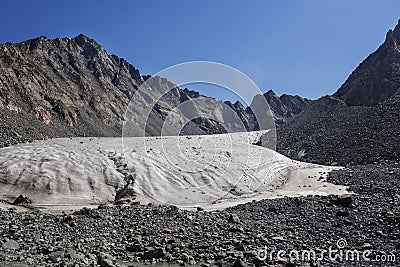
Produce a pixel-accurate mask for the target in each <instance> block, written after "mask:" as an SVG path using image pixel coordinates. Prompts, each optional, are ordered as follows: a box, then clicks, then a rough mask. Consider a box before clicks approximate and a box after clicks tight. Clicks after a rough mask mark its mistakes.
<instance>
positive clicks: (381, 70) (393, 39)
mask: <svg viewBox="0 0 400 267" xmlns="http://www.w3.org/2000/svg"><path fill="white" fill-rule="evenodd" d="M399 89H400V21H399V24H398V25H397V26H396V27H395V28H394V30H393V31H392V30H389V31H388V33H387V34H386V39H385V41H384V43H383V44H382V45H381V46H380V47H379V48H378V49H377V50H376V51H375V52H374V53H372V54H371V55H370V56H368V57H367V58H366V59H365V60H364V61H363V62H362V63H361V64H360V65H359V66H358V67H357V68H356V69H355V70H354V71H353V73H352V74H351V75H350V76H349V78H348V79H347V80H346V82H345V83H344V84H343V85H342V86H341V87H340V88H339V90H338V91H337V92H336V93H335V94H334V96H335V97H337V98H340V99H342V100H344V101H345V102H346V103H347V104H348V105H363V106H371V105H375V104H380V103H383V102H385V100H387V99H388V98H389V97H390V96H392V95H393V94H395V93H396V92H397V91H398V90H399Z"/></svg>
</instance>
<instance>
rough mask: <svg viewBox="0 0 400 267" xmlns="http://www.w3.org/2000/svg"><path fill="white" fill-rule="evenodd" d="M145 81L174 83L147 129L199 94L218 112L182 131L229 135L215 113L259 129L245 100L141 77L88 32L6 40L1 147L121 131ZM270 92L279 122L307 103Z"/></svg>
mask: <svg viewBox="0 0 400 267" xmlns="http://www.w3.org/2000/svg"><path fill="white" fill-rule="evenodd" d="M146 81H147V82H148V83H149V84H151V86H152V87H154V88H159V89H161V90H162V89H163V88H169V89H171V90H170V91H169V92H168V93H167V94H165V95H164V96H163V97H162V98H161V99H160V100H159V101H157V103H156V105H155V106H154V108H153V109H152V111H151V113H150V114H149V119H148V121H147V125H146V134H148V135H159V134H160V132H161V127H162V125H163V123H164V121H165V119H166V117H167V116H168V114H169V113H170V112H171V111H172V110H173V109H174V108H175V107H177V106H178V105H180V104H182V103H183V102H185V101H187V100H193V99H198V100H199V101H191V102H193V103H192V104H191V105H193V106H192V108H193V110H200V109H201V105H203V104H204V103H207V105H209V106H210V107H212V109H211V110H212V114H209V115H210V117H207V116H205V117H199V118H196V119H193V120H192V121H191V122H189V123H188V124H187V125H185V127H183V129H182V133H183V134H204V133H206V134H215V133H224V132H226V129H224V125H222V124H223V123H224V117H221V116H219V115H217V114H228V113H232V112H233V113H236V115H237V117H238V118H239V120H240V121H242V123H243V125H244V128H245V129H247V130H256V129H258V126H257V122H256V120H255V116H254V114H253V113H252V111H251V110H250V108H249V107H244V106H243V105H242V104H241V103H240V102H237V103H235V104H232V103H230V102H225V103H222V102H220V101H218V100H216V99H213V98H209V97H205V96H202V95H201V94H199V93H197V92H194V91H190V90H188V89H180V88H178V87H176V85H174V84H173V83H171V82H170V81H168V80H167V79H165V78H161V77H151V76H142V75H141V74H140V72H139V70H137V69H136V68H135V67H133V66H132V65H130V64H129V63H128V62H126V61H125V60H124V59H123V58H119V57H117V56H115V55H110V54H108V53H107V52H106V51H105V50H104V49H103V48H102V47H101V46H100V45H99V44H98V43H97V42H96V41H94V40H93V39H90V38H88V37H86V36H84V35H82V34H80V35H78V36H76V37H75V38H56V39H46V37H43V36H42V37H39V38H35V39H32V40H27V41H24V42H21V43H17V44H12V43H5V44H1V45H0V89H1V90H0V124H1V125H2V126H3V127H2V129H1V131H0V136H1V137H2V138H1V141H0V146H4V145H10V144H14V143H18V142H26V141H30V140H33V139H45V138H51V137H68V136H120V135H121V129H122V125H123V123H124V115H125V112H126V110H127V107H128V105H129V101H130V100H131V99H132V96H133V95H134V93H135V91H136V90H137V89H138V88H139V87H140V86H141V85H142V84H143V83H144V82H146ZM265 97H266V99H267V101H268V102H270V103H271V105H273V106H274V109H273V112H274V113H276V114H275V115H274V118H275V119H276V122H277V124H282V123H283V122H285V121H286V120H287V119H288V118H290V117H292V116H293V115H294V114H297V113H298V112H299V108H300V109H302V108H304V103H307V101H304V100H303V99H302V98H300V97H297V96H295V97H292V96H286V95H285V96H282V97H281V98H278V99H279V101H278V103H275V102H273V101H274V100H275V99H272V98H269V97H267V94H266V95H265ZM195 102H196V103H197V104H196V103H195ZM299 103H300V104H299ZM196 105H197V106H196ZM278 106H279V108H278ZM229 109H230V110H229ZM137 112H138V113H140V112H141V111H140V110H139V111H137ZM206 115H207V114H206ZM218 116H219V117H218ZM225 116H226V115H225ZM214 117H216V118H219V119H220V121H218V120H215V119H213V118H214ZM225 126H226V125H225ZM228 126H230V125H228Z"/></svg>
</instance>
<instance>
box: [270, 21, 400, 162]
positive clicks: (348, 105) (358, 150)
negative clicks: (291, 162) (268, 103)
mask: <svg viewBox="0 0 400 267" xmlns="http://www.w3.org/2000/svg"><path fill="white" fill-rule="evenodd" d="M399 36H400V26H399V25H397V26H396V28H395V30H394V31H389V33H388V34H387V37H386V40H385V42H384V44H383V45H382V46H380V47H379V48H378V50H377V51H376V52H374V53H372V54H371V55H370V56H369V57H368V58H367V59H366V60H364V62H363V63H361V64H360V66H359V67H357V69H356V70H355V71H354V72H353V73H352V74H351V75H350V77H349V78H348V79H347V81H346V82H345V83H344V84H343V85H342V87H341V88H340V89H339V90H338V91H337V92H336V93H335V94H334V95H333V97H330V96H327V97H323V98H321V99H319V100H317V101H315V102H314V103H313V104H312V105H311V106H310V107H308V108H307V109H306V110H304V111H303V112H302V113H300V114H299V115H298V116H297V117H296V118H294V119H293V120H292V121H290V122H289V123H287V124H285V125H284V126H282V127H280V128H278V133H277V135H278V143H277V149H278V151H280V152H281V153H283V154H285V155H288V156H290V157H292V158H296V159H299V158H301V159H302V160H306V161H310V162H318V163H324V164H341V165H346V164H365V163H373V162H376V161H384V160H399V159H400V144H399V142H398V140H399V138H400V129H399V127H398V125H400V87H399V85H400V80H399V74H400V72H399V71H398V70H399V69H398V68H399V62H400V61H399V59H400V51H399V46H398V45H397V41H398V40H399Z"/></svg>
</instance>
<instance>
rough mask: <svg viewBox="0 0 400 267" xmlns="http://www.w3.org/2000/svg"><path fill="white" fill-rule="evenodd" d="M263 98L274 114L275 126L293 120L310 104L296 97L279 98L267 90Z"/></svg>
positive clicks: (283, 96) (304, 99)
mask: <svg viewBox="0 0 400 267" xmlns="http://www.w3.org/2000/svg"><path fill="white" fill-rule="evenodd" d="M263 96H264V97H265V99H266V100H267V102H268V104H269V106H270V108H271V111H272V113H273V114H274V117H275V121H276V124H277V125H281V124H283V123H285V122H286V121H287V120H289V119H291V118H293V117H294V116H296V115H297V114H299V113H300V112H301V111H303V110H304V109H305V108H307V107H308V106H309V105H310V104H311V102H312V101H310V100H308V99H306V98H302V97H300V96H297V95H296V96H293V95H287V94H283V95H281V96H280V97H279V96H278V95H277V94H276V93H275V92H274V91H272V90H269V91H268V92H266V93H265V94H264V95H263Z"/></svg>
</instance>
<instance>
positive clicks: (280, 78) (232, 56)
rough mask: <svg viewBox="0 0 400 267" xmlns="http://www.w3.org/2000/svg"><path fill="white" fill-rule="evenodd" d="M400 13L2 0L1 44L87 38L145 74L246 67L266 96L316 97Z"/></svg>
mask: <svg viewBox="0 0 400 267" xmlns="http://www.w3.org/2000/svg"><path fill="white" fill-rule="evenodd" d="M399 11H400V1H398V0H383V1H370V0H353V1H349V0H304V1H295V0H293V1H285V0H282V1H267V0H265V1H208V0H202V1H183V0H182V1H177V0H169V1H161V0H160V1H151V0H150V1H147V0H146V1H144V0H143V1H101V0H100V1H99V0H98V1H90V0H88V1H75V0H69V1H47V0H38V1H21V0H12V1H3V2H2V15H1V16H0V25H1V30H0V42H1V43H4V42H8V41H11V42H19V41H23V40H26V39H30V38H34V37H37V36H41V35H45V36H47V37H48V38H55V37H74V36H76V35H77V34H79V33H84V34H85V35H88V36H89V37H91V38H93V39H95V40H97V41H98V42H99V43H100V44H101V45H102V46H103V47H104V48H105V49H106V50H107V51H108V52H110V53H113V54H116V55H118V56H120V57H123V58H125V59H126V60H127V61H128V62H130V63H131V64H133V65H134V66H135V67H137V68H138V69H139V70H140V71H141V73H142V74H154V73H157V72H158V71H160V70H162V69H164V68H166V67H169V66H171V65H174V64H177V63H182V62H187V61H192V60H209V61H215V62H220V63H224V64H227V65H230V66H232V67H234V68H237V69H239V70H241V71H243V72H244V73H245V74H247V75H248V76H249V77H250V78H252V79H253V80H254V81H255V82H256V84H257V85H258V86H259V87H260V88H261V89H262V90H263V91H267V90H269V89H273V90H274V91H275V92H277V93H278V94H282V93H288V94H298V95H301V96H304V97H308V98H313V99H315V98H318V97H320V96H323V95H326V94H332V93H334V92H335V91H336V90H337V89H338V88H339V87H340V85H341V84H342V83H343V82H344V81H345V79H346V78H347V77H348V75H349V74H350V73H351V71H352V70H353V69H354V68H355V67H356V66H357V65H358V64H359V63H361V61H362V60H363V59H364V58H365V57H366V56H368V55H369V54H370V53H371V52H373V51H374V50H376V49H377V48H378V46H379V45H380V44H381V43H382V42H383V40H384V38H385V34H386V32H387V30H389V29H391V28H393V27H394V26H395V25H396V24H397V21H398V19H399V18H400V12H399ZM189 87H190V86H189ZM192 88H194V89H196V90H200V91H201V92H202V93H205V94H207V95H210V96H214V97H216V98H219V99H222V100H226V99H229V100H234V98H235V97H234V96H232V95H230V94H228V93H227V91H226V90H223V89H220V88H218V87H212V86H204V87H203V86H200V85H196V86H192Z"/></svg>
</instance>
